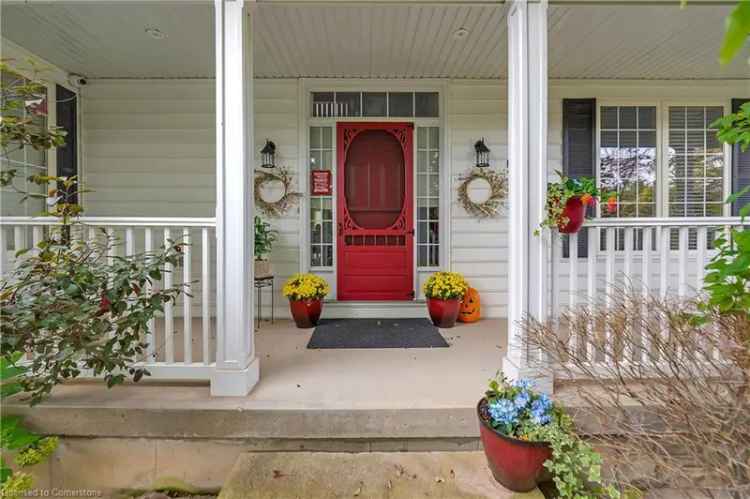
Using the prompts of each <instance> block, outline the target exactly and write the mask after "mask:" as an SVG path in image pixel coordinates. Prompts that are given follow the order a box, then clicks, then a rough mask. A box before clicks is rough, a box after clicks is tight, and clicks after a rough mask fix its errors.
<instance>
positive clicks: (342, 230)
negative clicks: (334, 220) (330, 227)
mask: <svg viewBox="0 0 750 499" xmlns="http://www.w3.org/2000/svg"><path fill="white" fill-rule="evenodd" d="M343 235H344V225H343V224H342V223H341V222H339V236H343Z"/></svg>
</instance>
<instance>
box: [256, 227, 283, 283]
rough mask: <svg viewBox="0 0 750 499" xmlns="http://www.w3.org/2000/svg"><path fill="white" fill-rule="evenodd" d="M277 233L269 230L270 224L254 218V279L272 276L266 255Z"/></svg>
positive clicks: (268, 253)
mask: <svg viewBox="0 0 750 499" xmlns="http://www.w3.org/2000/svg"><path fill="white" fill-rule="evenodd" d="M277 236H278V232H276V231H275V230H273V229H271V224H269V223H268V222H264V221H263V220H261V218H260V217H259V216H256V217H255V262H254V270H255V278H256V279H258V278H262V277H268V276H270V275H271V274H272V269H271V262H269V261H268V255H270V253H271V248H272V247H273V243H275V242H276V237H277Z"/></svg>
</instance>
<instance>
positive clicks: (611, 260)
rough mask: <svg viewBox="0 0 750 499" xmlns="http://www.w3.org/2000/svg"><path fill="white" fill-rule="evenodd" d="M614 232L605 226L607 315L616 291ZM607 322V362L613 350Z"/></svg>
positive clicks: (605, 351) (605, 355) (605, 339)
mask: <svg viewBox="0 0 750 499" xmlns="http://www.w3.org/2000/svg"><path fill="white" fill-rule="evenodd" d="M615 234H616V231H615V229H613V228H612V227H609V228H607V241H606V242H607V245H606V246H607V247H606V251H607V259H606V264H605V265H606V271H605V272H606V273H605V279H606V294H605V297H604V299H605V303H606V307H607V315H609V313H610V312H611V310H612V299H613V298H614V296H613V294H614V293H616V289H615V250H616V249H617V244H616V240H615ZM606 322H607V324H605V325H604V328H605V330H604V349H603V350H604V361H605V362H607V361H608V360H610V358H611V357H613V356H614V350H613V346H614V345H613V344H612V328H611V326H610V324H609V321H606Z"/></svg>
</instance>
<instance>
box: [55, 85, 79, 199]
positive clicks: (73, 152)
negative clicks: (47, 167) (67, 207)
mask: <svg viewBox="0 0 750 499" xmlns="http://www.w3.org/2000/svg"><path fill="white" fill-rule="evenodd" d="M55 91H56V94H57V108H56V110H57V126H59V127H61V128H63V129H64V130H65V131H66V132H67V135H66V136H65V145H64V146H63V147H58V148H57V175H58V176H59V177H73V176H77V175H78V95H77V94H76V93H75V92H73V91H71V90H68V89H67V88H65V87H63V86H60V85H57V87H56V89H55ZM68 201H70V202H73V203H77V202H78V195H77V194H75V193H74V194H73V195H72V196H71V198H69V199H68Z"/></svg>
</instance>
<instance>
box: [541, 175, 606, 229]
mask: <svg viewBox="0 0 750 499" xmlns="http://www.w3.org/2000/svg"><path fill="white" fill-rule="evenodd" d="M556 173H557V175H558V176H559V177H560V181H559V182H550V183H549V184H548V185H547V204H546V209H547V216H546V218H545V219H544V220H543V221H542V224H541V226H542V227H549V228H552V229H557V230H559V231H560V233H562V234H573V233H576V232H578V231H579V230H580V229H581V226H582V225H583V222H584V220H585V218H586V211H587V208H588V207H589V206H590V207H594V206H596V203H597V202H598V201H599V198H600V196H601V194H602V193H601V192H600V191H599V188H598V187H597V186H596V179H593V178H590V177H578V178H569V177H566V176H565V175H564V174H563V173H562V172H559V171H557V172H556ZM613 207H614V210H613ZM616 208H617V198H616V196H615V195H614V194H613V195H610V196H609V197H608V201H607V210H608V211H609V212H610V213H612V212H613V211H615V210H616Z"/></svg>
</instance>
